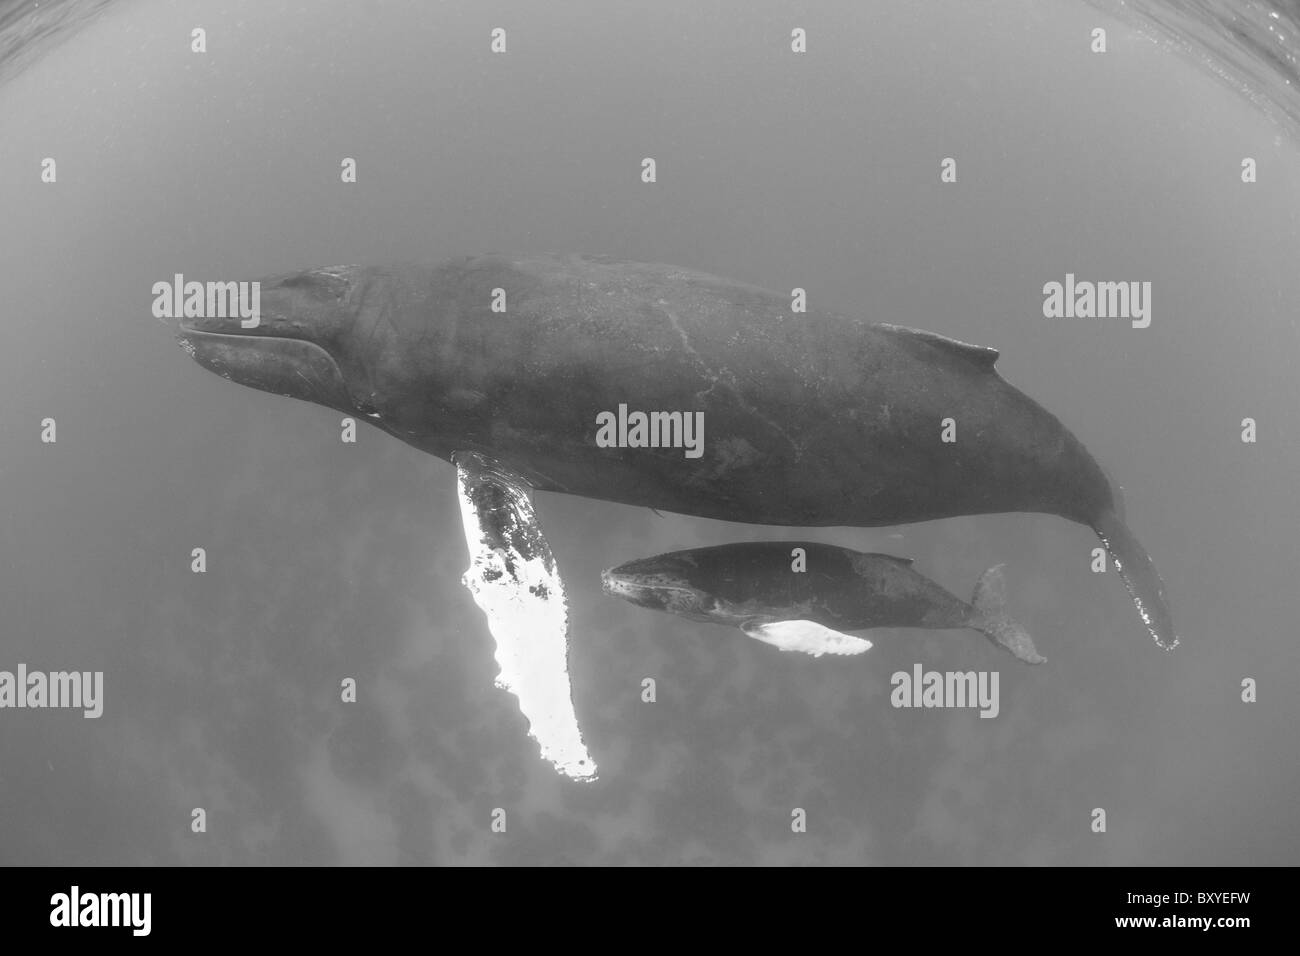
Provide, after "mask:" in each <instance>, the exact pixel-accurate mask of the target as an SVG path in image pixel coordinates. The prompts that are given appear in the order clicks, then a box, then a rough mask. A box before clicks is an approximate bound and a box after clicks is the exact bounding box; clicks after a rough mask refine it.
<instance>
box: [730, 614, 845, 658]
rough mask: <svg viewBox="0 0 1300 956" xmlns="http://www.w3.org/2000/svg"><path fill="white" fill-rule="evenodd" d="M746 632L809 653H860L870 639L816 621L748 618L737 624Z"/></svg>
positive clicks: (814, 655) (769, 641)
mask: <svg viewBox="0 0 1300 956" xmlns="http://www.w3.org/2000/svg"><path fill="white" fill-rule="evenodd" d="M740 629H741V630H742V631H744V632H745V634H746V635H748V636H749V637H752V638H753V639H754V640H756V641H762V642H763V643H764V644H771V645H772V646H773V647H775V648H779V649H780V650H783V651H802V652H803V653H805V654H811V655H812V656H813V657H821V656H822V655H823V654H861V653H863V652H864V651H869V650H871V642H870V641H868V640H866V639H865V638H862V637H854V636H853V635H852V634H842V633H840V632H839V631H833V630H831V629H830V628H829V627H823V626H822V625H821V624H818V623H817V622H816V621H768V622H766V623H761V624H760V623H757V622H750V623H747V624H744V625H742V626H741V628H740Z"/></svg>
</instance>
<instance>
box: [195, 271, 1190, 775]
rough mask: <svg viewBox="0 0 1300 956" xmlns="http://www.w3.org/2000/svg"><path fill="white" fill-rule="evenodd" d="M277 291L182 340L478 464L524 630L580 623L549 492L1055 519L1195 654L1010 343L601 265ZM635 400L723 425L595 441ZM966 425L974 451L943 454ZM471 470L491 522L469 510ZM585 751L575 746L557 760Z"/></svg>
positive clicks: (699, 508)
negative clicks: (248, 318)
mask: <svg viewBox="0 0 1300 956" xmlns="http://www.w3.org/2000/svg"><path fill="white" fill-rule="evenodd" d="M260 291H261V298H260V303H261V315H260V322H259V324H258V325H256V327H253V328H243V327H241V323H240V322H239V321H238V320H234V319H225V318H187V319H186V320H184V321H183V322H182V325H181V330H180V333H179V336H180V340H181V345H182V346H183V347H184V348H185V349H186V351H188V352H189V353H190V354H191V355H192V356H193V358H194V359H195V360H197V361H198V362H199V364H201V365H203V366H204V367H206V368H208V369H209V370H211V371H213V372H216V373H218V374H220V375H223V376H224V377H226V378H229V379H231V380H233V381H236V382H239V383H241V384H244V385H248V386H251V387H253V388H259V389H263V390H265V391H269V392H275V393H278V394H282V395H289V396H292V397H295V398H299V399H305V400H307V401H312V402H317V403H319V404H321V405H325V406H328V407H330V408H333V409H337V410H339V411H341V412H344V413H346V414H348V415H359V416H364V417H365V419H366V420H367V421H370V422H371V423H372V424H374V425H375V426H377V427H378V428H380V429H382V430H384V431H386V432H387V433H388V434H390V435H392V436H393V437H395V438H398V439H400V440H402V441H404V442H407V443H408V444H410V445H413V446H414V447H416V448H418V449H420V450H421V451H424V452H427V453H429V454H431V455H435V456H437V457H439V458H443V459H446V460H461V461H467V462H470V464H471V466H470V467H469V468H468V469H467V470H462V469H460V468H459V466H458V475H459V477H460V480H461V490H462V494H461V500H462V506H463V507H462V514H463V516H464V517H465V520H466V523H467V524H466V526H467V528H471V527H472V528H474V529H475V530H474V531H473V533H472V535H471V537H472V540H471V552H472V553H476V554H480V555H481V554H482V552H483V549H484V548H487V550H489V551H492V552H493V553H494V554H496V555H497V556H498V557H499V558H501V560H500V562H499V563H498V564H493V563H492V562H490V561H486V560H482V561H480V560H474V561H473V563H472V565H471V572H470V573H471V574H473V575H477V576H478V578H479V579H480V580H479V581H478V583H477V585H476V586H477V587H478V590H477V591H476V599H486V596H487V589H492V590H495V591H496V592H497V593H498V594H499V595H501V596H502V600H504V601H505V602H506V604H508V605H509V607H510V609H511V613H510V616H511V617H512V618H513V619H515V620H524V619H527V618H528V617H529V615H530V610H529V609H530V608H533V610H536V611H537V612H538V613H537V616H536V619H537V620H538V621H541V620H547V621H551V622H552V624H551V625H550V626H552V627H560V626H562V625H561V624H560V622H561V621H562V620H567V618H565V616H564V615H555V614H553V613H550V612H549V611H548V610H547V609H548V607H550V606H551V605H553V604H554V602H556V601H560V600H562V598H561V597H560V596H558V595H556V594H554V593H553V589H551V588H549V587H546V586H544V582H542V581H541V580H540V579H539V578H538V577H537V574H535V573H534V572H535V571H536V569H537V568H539V567H540V568H542V569H543V570H545V569H546V568H548V567H549V568H550V571H549V572H547V573H548V574H551V575H552V576H554V564H553V562H551V564H549V565H548V564H547V561H546V555H549V549H544V551H543V549H542V548H541V547H540V545H544V543H545V539H544V538H543V537H542V535H541V532H540V529H539V528H537V527H536V518H535V515H534V514H533V513H532V510H531V504H529V506H528V507H527V508H525V507H524V504H525V503H526V499H528V497H529V495H530V494H531V492H532V491H549V492H559V493H564V494H571V495H580V496H583V497H588V498H598V499H604V500H607V501H614V502H621V503H624V504H630V505H642V506H647V507H651V508H656V509H658V510H660V511H676V512H680V513H684V514H689V515H696V516H701V517H706V518H718V519H723V520H727V521H740V522H749V523H757V524H773V525H785V526H809V527H825V526H833V525H857V526H880V525H893V524H903V523H908V522H915V521H926V520H930V519H934V518H944V517H949V516H953V515H964V514H987V513H995V512H1008V511H1034V512H1046V513H1049V514H1055V515H1060V516H1061V517H1063V518H1066V519H1068V520H1070V521H1075V522H1079V523H1081V524H1084V525H1087V526H1088V527H1090V528H1092V529H1093V530H1094V531H1095V532H1096V534H1097V535H1098V536H1099V537H1100V538H1101V540H1102V543H1103V544H1104V545H1105V547H1106V549H1107V550H1108V551H1109V552H1110V555H1111V557H1112V558H1113V560H1114V562H1115V566H1116V568H1117V569H1118V570H1119V573H1120V575H1121V577H1122V578H1123V580H1124V582H1125V584H1126V585H1127V587H1128V590H1129V592H1130V594H1131V595H1132V598H1133V601H1134V603H1135V604H1136V605H1137V609H1138V612H1139V614H1140V615H1141V618H1142V621H1143V622H1144V624H1145V626H1146V628H1147V630H1148V631H1149V633H1150V634H1151V636H1152V637H1153V638H1154V639H1155V641H1156V643H1157V644H1159V645H1160V646H1162V647H1173V646H1174V645H1175V644H1176V643H1177V638H1176V637H1175V634H1174V628H1173V624H1172V621H1171V619H1170V615H1169V609H1168V605H1167V602H1166V600H1165V595H1164V588H1163V585H1162V583H1161V581H1160V577H1159V575H1158V574H1157V573H1156V570H1155V567H1154V566H1153V565H1152V563H1151V560H1150V558H1149V557H1148V556H1147V553H1146V551H1145V550H1143V548H1142V546H1141V545H1140V544H1139V543H1138V541H1137V539H1136V538H1135V537H1134V536H1133V535H1132V533H1131V532H1130V531H1129V530H1128V528H1127V526H1126V525H1125V523H1124V520H1123V518H1122V514H1121V503H1120V497H1119V491H1118V488H1116V487H1115V486H1113V485H1112V484H1111V482H1110V480H1109V479H1108V478H1107V477H1106V475H1105V473H1104V472H1103V471H1102V469H1101V467H1100V466H1099V465H1098V464H1097V463H1096V462H1095V461H1094V460H1093V458H1092V456H1091V455H1090V454H1089V453H1088V451H1087V449H1085V448H1084V447H1083V445H1082V444H1081V443H1080V442H1079V441H1078V440H1077V439H1076V438H1075V437H1074V436H1073V435H1072V434H1071V433H1070V432H1069V430H1068V429H1066V427H1065V426H1064V425H1062V424H1061V422H1060V421H1058V420H1057V419H1056V418H1055V417H1054V416H1053V415H1052V414H1051V413H1049V412H1048V411H1047V410H1046V409H1044V408H1042V407H1041V406H1039V405H1038V404H1037V403H1036V402H1034V401H1033V400H1032V399H1030V398H1029V397H1028V396H1026V395H1025V394H1024V393H1022V392H1020V391H1019V390H1018V389H1016V388H1015V387H1013V386H1012V385H1010V384H1008V383H1007V382H1006V381H1004V380H1003V379H1002V377H1001V376H1000V375H998V373H997V371H996V370H995V369H994V362H995V360H996V359H997V357H998V353H997V352H996V351H995V350H994V349H990V348H982V347H980V346H977V345H969V344H967V343H964V342H959V341H957V340H955V339H950V338H947V337H945V336H942V335H937V334H935V333H932V332H923V331H919V330H916V329H908V328H902V327H899V326H896V325H879V324H872V323H870V322H868V321H867V320H866V319H865V318H863V317H860V316H850V315H843V314H838V313H833V312H825V311H810V312H808V313H806V314H793V313H792V312H791V310H790V303H789V300H788V299H787V298H786V297H785V296H782V295H778V294H775V293H772V292H767V291H764V290H763V289H760V288H756V287H754V286H750V285H745V284H743V283H739V282H733V281H730V280H727V279H721V278H718V277H716V276H710V275H705V274H702V273H699V272H692V271H689V270H686V269H680V268H676V267H673V266H667V265H651V264H645V263H637V262H627V261H621V260H617V259H610V258H605V257H600V256H534V257H526V258H506V257H502V256H478V257H470V258H463V259H457V260H454V261H451V262H446V263H443V264H441V265H434V266H423V265H404V266H394V267H362V266H339V267H333V268H325V269H315V270H311V271H306V272H299V273H294V274H291V275H281V276H277V277H274V278H271V279H266V280H263V281H262V283H261V286H260ZM621 406H625V407H632V408H636V409H651V410H656V409H657V410H663V411H665V412H667V413H670V414H671V413H672V412H680V413H681V416H682V417H683V418H684V417H685V416H687V415H689V414H691V413H703V416H702V421H703V423H704V427H705V429H706V430H705V431H704V432H703V435H702V441H703V454H702V455H701V456H700V457H689V456H687V455H685V454H683V452H682V449H681V448H671V447H655V446H654V444H656V443H652V444H651V446H650V447H629V446H630V445H631V444H632V442H630V441H629V442H627V443H622V442H619V443H615V444H609V443H607V442H597V440H596V438H597V433H598V430H599V429H600V427H601V426H600V425H598V419H599V420H602V421H608V420H610V419H611V418H612V417H613V416H614V415H615V414H616V413H617V414H619V415H620V417H621V414H622V411H623V408H621ZM946 419H951V420H952V424H948V423H946V422H945V420H946ZM692 420H693V421H694V419H692ZM954 425H955V436H956V441H952V442H945V441H943V440H942V437H943V434H942V433H943V431H944V430H945V429H948V430H953V427H954ZM471 480H472V481H473V482H475V483H477V485H478V490H477V491H476V492H475V494H477V498H476V499H474V500H476V501H477V502H478V503H479V504H480V505H484V507H478V506H471V505H466V501H467V500H469V499H467V491H466V487H465V483H466V482H467V481H471ZM492 488H495V489H496V492H495V495H496V498H495V499H493V498H492V495H491V494H489V493H488V490H489V489H492ZM494 501H495V504H496V505H500V506H501V507H499V508H498V507H494V506H493V503H494ZM502 515H508V516H509V520H510V521H512V522H514V523H515V526H516V528H518V527H522V526H531V527H530V528H529V531H528V534H526V535H518V534H515V535H507V536H506V537H505V539H504V543H505V544H506V545H509V544H510V543H511V542H512V541H513V542H516V543H519V542H522V543H526V544H527V545H528V546H529V547H530V549H531V550H530V554H532V557H531V558H529V559H528V560H518V559H517V556H515V555H512V554H511V553H510V551H509V548H508V547H504V548H503V547H501V546H500V545H501V543H502V540H503V539H502V534H501V529H493V528H491V527H484V522H487V523H489V524H490V523H491V522H492V521H494V520H499V519H500V518H501V516H502ZM492 540H496V541H498V546H497V547H496V549H495V550H493V548H492V547H489V546H488V545H487V544H485V542H488V541H492ZM538 562H540V564H539V563H538ZM476 569H477V570H476ZM530 569H532V570H530ZM538 573H540V572H538ZM480 603H481V604H482V600H480ZM489 603H490V602H489ZM534 606H535V607H534ZM491 620H492V619H491V617H490V623H491ZM507 631H509V633H512V634H514V635H515V639H518V633H519V632H518V629H517V628H515V629H514V630H513V631H511V630H510V629H509V628H505V629H503V632H502V633H506V632H507ZM493 633H494V636H495V637H496V638H497V641H498V649H500V645H501V642H502V640H503V639H505V638H503V637H502V634H501V633H497V631H496V629H495V628H494V632H493ZM564 644H565V641H563V640H557V641H549V642H546V646H548V647H551V648H552V649H553V650H558V649H560V648H561V647H562V646H563V645H564ZM563 663H564V662H563V658H562V655H558V654H553V655H552V656H551V658H549V659H548V661H547V663H546V664H545V666H543V664H542V662H541V661H540V659H535V660H534V661H533V665H534V667H535V668H536V669H537V672H536V673H535V674H534V675H533V677H532V678H531V679H550V680H553V681H555V682H556V686H559V682H560V681H561V680H562V681H564V682H565V686H567V679H568V678H567V673H565V672H564V671H563ZM517 683H518V680H516V685H517ZM562 697H563V694H560V693H555V694H551V695H548V696H547V697H546V698H545V699H546V700H548V701H551V702H552V703H554V702H556V701H559V700H560V699H561V698H562ZM525 716H526V717H529V720H530V723H533V724H534V729H535V725H536V721H535V720H534V719H533V716H530V715H528V714H527V713H526V714H525ZM563 719H567V715H559V716H557V715H554V714H552V715H550V716H548V717H547V721H548V725H550V726H559V725H560V723H562V720H563ZM575 726H576V725H575ZM573 733H574V734H576V729H575V730H574V731H573ZM534 736H536V734H534ZM539 743H542V749H543V752H544V753H545V752H547V745H546V744H545V743H544V742H542V741H540V740H539ZM580 749H581V748H580V747H579V746H578V745H577V744H576V743H574V741H573V740H570V741H568V742H567V743H566V744H565V745H564V746H563V747H559V748H557V749H556V751H555V752H557V753H558V752H565V753H578V752H580ZM584 766H585V767H586V768H587V769H586V770H585V771H583V773H586V774H592V773H594V769H593V768H594V765H592V764H590V763H589V762H587V763H585V764H584ZM557 767H560V769H561V770H562V771H563V772H566V773H570V774H573V775H579V776H581V774H580V773H579V772H578V771H577V770H576V769H575V767H576V765H575V764H572V763H566V764H565V765H564V766H561V764H559V763H557Z"/></svg>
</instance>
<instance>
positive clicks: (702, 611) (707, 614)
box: [600, 552, 717, 621]
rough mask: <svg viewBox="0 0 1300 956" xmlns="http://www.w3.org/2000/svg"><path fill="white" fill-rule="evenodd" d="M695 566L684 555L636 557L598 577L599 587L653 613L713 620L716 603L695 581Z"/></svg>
mask: <svg viewBox="0 0 1300 956" xmlns="http://www.w3.org/2000/svg"><path fill="white" fill-rule="evenodd" d="M699 571H700V569H699V567H698V566H697V565H696V564H695V562H694V561H692V559H691V558H690V556H689V553H687V552H676V553H673V554H660V555H656V556H655V557H653V558H638V559H637V560H635V561H628V562H627V563H626V564H620V565H619V566H618V567H616V568H610V569H609V570H608V571H605V572H604V573H602V574H601V576H600V579H601V586H602V588H603V589H604V591H605V593H606V594H608V595H610V596H611V597H620V598H623V600H625V601H630V602H631V603H633V604H635V605H637V606H639V607H645V608H650V609H651V610H654V611H667V612H669V613H670V614H678V615H681V616H682V617H688V618H691V619H692V620H698V621H710V620H713V613H712V612H713V611H714V609H715V607H716V604H717V602H716V601H715V600H714V596H713V595H712V594H711V593H710V592H709V591H708V590H707V588H705V587H703V586H701V584H700V582H699V581H698V580H697V579H698V577H699Z"/></svg>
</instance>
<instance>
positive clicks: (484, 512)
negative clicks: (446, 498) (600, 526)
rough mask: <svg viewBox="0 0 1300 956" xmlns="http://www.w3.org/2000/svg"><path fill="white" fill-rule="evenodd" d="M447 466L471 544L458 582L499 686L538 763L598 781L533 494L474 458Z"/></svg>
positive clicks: (565, 620) (556, 577)
mask: <svg viewBox="0 0 1300 956" xmlns="http://www.w3.org/2000/svg"><path fill="white" fill-rule="evenodd" d="M452 462H453V464H455V466H456V483H457V490H458V493H459V495H458V496H459V499H460V514H461V519H462V520H463V521H464V524H465V543H466V544H467V545H468V546H469V560H470V564H469V570H467V571H466V572H465V574H464V576H463V577H462V578H461V583H462V584H464V585H465V587H467V588H469V591H470V593H471V594H472V595H473V596H474V602H475V603H476V604H477V605H478V606H479V607H480V608H481V609H482V610H483V613H484V614H486V615H487V619H488V628H489V629H490V630H491V632H492V637H493V638H494V639H495V640H496V661H497V664H498V666H499V667H500V668H501V673H500V674H499V675H498V677H497V679H496V684H497V686H498V687H500V688H502V689H503V690H508V691H510V693H512V694H514V695H515V697H516V698H518V700H519V709H520V711H521V712H522V713H523V715H524V718H525V719H526V720H527V721H528V725H529V726H528V732H529V734H530V735H531V736H532V737H533V739H534V740H536V741H537V745H538V746H539V747H540V748H541V752H542V757H543V759H546V760H549V761H551V763H553V764H554V765H555V769H556V770H558V771H559V772H560V773H562V774H564V775H566V776H568V777H570V778H572V779H575V780H595V779H596V763H595V761H593V760H592V759H591V755H590V754H588V753H587V746H586V744H585V743H584V742H583V739H582V731H581V729H580V728H579V727H578V717H577V713H576V712H575V710H574V707H573V690H572V686H571V685H570V682H569V615H568V610H567V607H566V605H565V598H564V584H563V582H562V581H561V580H560V574H559V569H558V568H557V566H556V564H555V556H554V555H553V554H552V553H551V547H550V545H549V544H547V542H546V537H545V536H544V535H543V534H542V527H541V525H540V524H539V523H538V521H537V515H536V513H535V512H534V511H533V502H532V489H531V488H530V487H529V485H528V483H527V482H526V481H525V480H523V479H522V478H521V477H519V476H518V475H516V474H514V473H513V472H511V471H510V470H509V469H508V468H506V467H504V466H503V465H501V463H500V462H497V461H494V460H493V459H491V458H488V457H486V456H484V455H480V454H478V453H477V452H457V453H456V454H454V455H453V456H452Z"/></svg>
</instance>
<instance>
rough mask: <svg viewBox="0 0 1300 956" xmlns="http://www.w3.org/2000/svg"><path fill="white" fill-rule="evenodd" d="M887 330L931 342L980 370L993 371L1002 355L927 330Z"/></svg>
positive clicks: (899, 328) (892, 326) (895, 327)
mask: <svg viewBox="0 0 1300 956" xmlns="http://www.w3.org/2000/svg"><path fill="white" fill-rule="evenodd" d="M885 328H887V329H889V330H890V331H892V332H901V333H904V334H906V335H910V336H912V337H914V338H917V339H920V340H921V341H923V342H929V343H930V344H931V345H933V346H935V347H937V348H941V349H943V350H944V351H946V352H948V353H949V354H951V355H956V356H958V357H959V358H963V359H965V360H966V361H968V362H970V363H972V364H973V365H976V366H978V367H979V368H983V369H989V370H990V371H991V370H992V369H993V363H994V362H996V361H997V360H998V356H999V355H1001V354H1002V353H1000V352H999V351H998V350H997V349H991V348H988V347H987V346H984V345H971V344H970V343H969V342H963V341H961V340H960V339H950V338H948V336H946V335H940V334H939V333H938V332H927V331H925V329H909V328H907V326H904V325H885Z"/></svg>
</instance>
